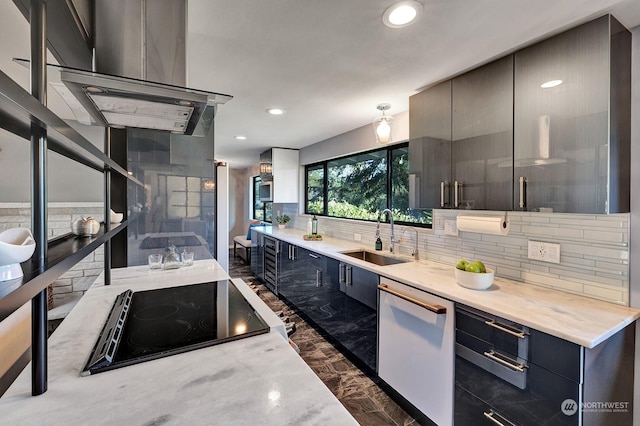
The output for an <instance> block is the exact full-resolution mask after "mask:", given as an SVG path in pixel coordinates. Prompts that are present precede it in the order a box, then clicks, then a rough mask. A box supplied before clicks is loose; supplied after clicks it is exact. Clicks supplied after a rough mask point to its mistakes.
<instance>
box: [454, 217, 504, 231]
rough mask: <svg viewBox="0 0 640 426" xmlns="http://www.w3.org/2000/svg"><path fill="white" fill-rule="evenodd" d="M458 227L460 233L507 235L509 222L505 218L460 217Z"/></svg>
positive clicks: (457, 221) (457, 220)
mask: <svg viewBox="0 0 640 426" xmlns="http://www.w3.org/2000/svg"><path fill="white" fill-rule="evenodd" d="M456 226H457V227H458V230H460V231H466V232H478V233H481V234H492V235H507V234H508V233H509V222H508V221H507V220H506V217H505V216H458V217H457V218H456Z"/></svg>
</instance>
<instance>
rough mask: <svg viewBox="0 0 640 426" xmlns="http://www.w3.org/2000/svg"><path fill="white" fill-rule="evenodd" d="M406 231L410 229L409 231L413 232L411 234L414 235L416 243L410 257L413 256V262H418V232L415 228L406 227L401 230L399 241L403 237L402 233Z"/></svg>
mask: <svg viewBox="0 0 640 426" xmlns="http://www.w3.org/2000/svg"><path fill="white" fill-rule="evenodd" d="M407 229H411V230H413V232H415V233H416V241H415V245H414V247H413V252H412V253H411V256H413V260H419V258H420V256H419V254H418V230H417V229H416V228H414V227H413V226H407V227H405V228H404V229H403V230H402V234H401V235H400V239H402V236H403V235H404V231H406V230H407Z"/></svg>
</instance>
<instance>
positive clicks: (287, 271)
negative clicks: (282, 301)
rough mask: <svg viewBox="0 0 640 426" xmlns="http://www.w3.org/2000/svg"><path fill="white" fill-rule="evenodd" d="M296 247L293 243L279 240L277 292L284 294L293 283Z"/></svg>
mask: <svg viewBox="0 0 640 426" xmlns="http://www.w3.org/2000/svg"><path fill="white" fill-rule="evenodd" d="M297 249H298V247H296V246H295V245H294V244H291V243H288V242H286V241H282V240H280V253H279V258H278V269H279V270H278V294H282V295H286V293H288V292H289V291H290V290H291V289H292V284H293V283H295V267H296V260H297V256H296V255H297Z"/></svg>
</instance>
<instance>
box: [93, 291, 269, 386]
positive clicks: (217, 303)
mask: <svg viewBox="0 0 640 426" xmlns="http://www.w3.org/2000/svg"><path fill="white" fill-rule="evenodd" d="M268 331H269V326H268V325H267V324H266V323H265V322H264V320H263V319H262V318H261V317H260V315H259V314H258V313H257V312H256V311H255V310H254V309H253V307H252V306H251V305H250V304H249V302H247V300H246V299H245V298H244V296H242V293H240V291H239V290H238V289H237V288H236V287H235V285H234V284H233V283H232V282H231V281H227V280H223V281H214V282H209V283H202V284H193V285H188V286H181V287H170V288H162V289H156V290H148V291H139V292H132V291H131V290H127V291H125V292H124V293H122V294H120V295H119V296H118V297H117V298H116V301H115V303H114V304H113V307H112V308H111V312H110V313H109V317H108V319H107V322H106V323H105V325H104V327H103V329H102V331H101V332H100V336H99V337H98V341H97V342H96V344H95V346H94V348H93V350H92V352H91V355H90V357H89V361H88V362H87V365H86V366H85V368H84V371H83V374H94V373H100V372H103V371H107V370H112V369H114V368H119V367H124V366H127V365H131V364H137V363H139V362H144V361H149V360H152V359H157V358H162V357H165V356H169V355H174V354H178V353H182V352H187V351H191V350H194V349H199V348H203V347H207V346H213V345H217V344H220V343H225V342H229V341H232V340H237V339H242V338H244V337H249V336H255V335H257V334H262V333H267V332H268Z"/></svg>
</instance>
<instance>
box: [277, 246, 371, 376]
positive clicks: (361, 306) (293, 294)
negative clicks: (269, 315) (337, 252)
mask: <svg viewBox="0 0 640 426" xmlns="http://www.w3.org/2000/svg"><path fill="white" fill-rule="evenodd" d="M278 242H279V247H280V253H279V254H280V257H279V258H278V285H277V289H278V297H280V298H281V299H283V300H284V301H285V302H287V303H288V304H289V305H292V306H294V307H295V308H296V309H297V310H299V312H300V314H301V315H302V316H303V317H305V319H306V320H308V321H309V322H310V323H311V324H313V325H314V326H315V327H317V328H318V329H320V330H321V332H322V333H323V334H325V335H326V336H328V337H329V338H330V339H331V340H333V341H334V342H335V343H336V344H337V345H338V346H339V347H341V348H342V349H344V350H346V351H347V352H348V353H349V354H350V355H352V356H353V358H354V359H357V360H359V361H360V362H361V363H362V364H364V365H366V366H367V367H368V368H369V369H370V370H371V371H372V372H375V371H376V352H377V347H376V345H377V286H378V280H379V279H378V275H377V274H375V273H373V272H369V271H367V270H365V269H362V268H358V267H354V266H352V265H349V264H346V263H342V262H339V261H338V260H336V259H333V258H330V257H327V256H323V255H321V254H318V253H315V252H313V251H310V250H307V249H305V248H302V247H299V246H296V245H294V244H291V243H288V242H285V241H281V240H280V241H278Z"/></svg>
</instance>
